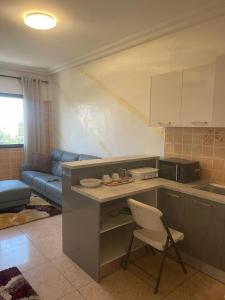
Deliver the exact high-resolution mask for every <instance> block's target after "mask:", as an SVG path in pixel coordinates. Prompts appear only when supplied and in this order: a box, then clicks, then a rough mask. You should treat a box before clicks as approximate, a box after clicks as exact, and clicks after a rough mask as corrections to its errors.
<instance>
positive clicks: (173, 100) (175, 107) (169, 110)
mask: <svg viewBox="0 0 225 300" xmlns="http://www.w3.org/2000/svg"><path fill="white" fill-rule="evenodd" d="M181 87H182V73H181V72H172V73H168V74H163V75H159V76H154V77H152V79H151V112H150V124H151V126H163V127H167V126H179V124H180V105H181Z"/></svg>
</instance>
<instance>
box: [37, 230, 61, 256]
mask: <svg viewBox="0 0 225 300" xmlns="http://www.w3.org/2000/svg"><path fill="white" fill-rule="evenodd" d="M33 244H34V246H35V247H36V248H37V249H38V250H39V251H40V252H41V253H42V254H43V255H45V256H46V257H47V258H48V259H53V258H54V257H57V256H59V255H62V254H63V252H62V236H61V235H56V234H52V235H50V236H48V237H42V238H40V237H39V238H38V239H35V240H34V241H33Z"/></svg>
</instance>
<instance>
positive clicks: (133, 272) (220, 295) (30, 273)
mask: <svg viewBox="0 0 225 300" xmlns="http://www.w3.org/2000/svg"><path fill="white" fill-rule="evenodd" d="M61 222H62V219H61V216H56V217H52V218H48V219H45V220H41V221H36V222H33V223H29V224H26V225H22V226H17V227H14V228H9V229H5V230H1V231H0V270H3V269H6V268H8V267H10V266H17V267H18V268H19V269H20V270H21V271H22V272H23V274H24V276H25V278H26V279H27V280H28V281H29V282H30V283H31V285H32V286H33V288H34V289H35V290H36V291H37V292H38V294H39V295H40V296H41V299H42V300H82V299H87V300H112V299H113V300H117V299H118V300H122V299H123V300H152V299H153V300H154V299H165V300H220V299H221V300H222V299H223V300H224V299H225V297H224V295H225V285H223V284H221V283H220V282H218V281H215V280H213V279H212V278H210V277H208V276H206V275H204V274H202V273H200V272H197V271H196V270H194V269H192V268H190V267H188V274H187V275H184V274H183V273H182V271H181V269H180V266H179V265H178V264H177V263H175V262H174V261H173V260H171V259H167V261H166V264H165V270H164V273H163V277H162V281H161V284H160V292H159V293H158V294H157V295H154V294H153V292H152V289H153V287H154V284H155V281H154V280H153V278H152V277H151V276H149V275H147V273H151V274H156V273H157V271H158V267H159V257H158V256H154V257H153V256H151V255H148V256H145V257H142V258H139V259H138V260H137V261H136V262H135V265H134V264H130V265H129V268H128V270H127V271H123V270H119V271H117V272H115V273H113V274H112V275H110V276H108V277H106V278H104V279H103V280H102V281H101V284H98V283H96V282H94V281H93V280H92V279H91V278H90V277H89V276H88V275H87V274H86V273H84V272H83V271H82V270H81V269H80V268H79V267H78V266H77V265H76V264H75V263H73V262H72V261H71V260H70V259H69V258H68V257H66V256H65V255H64V254H63V253H62V230H61ZM140 267H141V268H142V269H144V270H145V272H144V271H142V270H141V269H140Z"/></svg>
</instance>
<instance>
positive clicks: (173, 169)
mask: <svg viewBox="0 0 225 300" xmlns="http://www.w3.org/2000/svg"><path fill="white" fill-rule="evenodd" d="M159 177H162V178H166V179H169V180H174V181H177V182H182V183H188V182H193V181H198V180H200V178H201V168H200V163H199V162H198V161H191V160H187V159H179V158H168V159H160V160H159Z"/></svg>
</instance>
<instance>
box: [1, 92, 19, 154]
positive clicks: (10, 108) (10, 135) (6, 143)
mask: <svg viewBox="0 0 225 300" xmlns="http://www.w3.org/2000/svg"><path fill="white" fill-rule="evenodd" d="M23 142H24V139H23V97H22V96H21V95H14V94H2V93H0V148H11V147H23Z"/></svg>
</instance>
